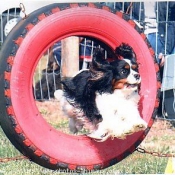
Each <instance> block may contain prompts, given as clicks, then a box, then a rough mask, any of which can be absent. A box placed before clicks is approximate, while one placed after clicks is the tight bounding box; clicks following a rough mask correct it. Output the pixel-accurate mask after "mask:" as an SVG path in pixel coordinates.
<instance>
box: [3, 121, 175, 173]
mask: <svg viewBox="0 0 175 175" xmlns="http://www.w3.org/2000/svg"><path fill="white" fill-rule="evenodd" d="M174 130H175V128H174V126H173V125H172V124H171V123H169V122H167V121H164V120H156V121H155V123H154V124H153V126H152V128H151V131H150V132H149V133H148V135H147V137H146V138H145V139H144V141H143V142H142V143H141V145H140V147H142V148H144V149H145V150H148V151H157V152H159V153H173V152H175V146H174V145H175V135H174ZM0 138H1V139H0V158H1V159H0V160H4V159H3V158H11V157H12V158H14V157H16V156H22V155H21V153H19V152H18V151H17V150H16V149H15V148H14V146H13V145H12V144H11V143H10V142H9V140H8V139H7V137H6V136H5V135H4V133H3V131H2V129H1V128H0ZM167 161H168V158H167V157H157V156H152V155H149V154H143V153H139V152H137V151H135V152H134V153H133V154H131V155H130V156H128V157H127V158H125V159H124V160H122V161H121V162H119V163H118V164H116V165H114V166H111V167H109V168H107V169H104V170H101V171H96V172H92V173H91V174H93V175H95V174H105V175H106V174H164V172H165V168H166V165H167ZM50 174H56V175H64V174H65V172H62V173H61V172H59V170H58V171H52V170H49V169H46V168H44V167H41V166H40V165H37V164H35V163H33V162H31V161H30V160H28V159H22V160H15V161H7V162H1V163H0V175H50ZM68 174H73V175H75V173H68ZM87 174H89V173H87Z"/></svg>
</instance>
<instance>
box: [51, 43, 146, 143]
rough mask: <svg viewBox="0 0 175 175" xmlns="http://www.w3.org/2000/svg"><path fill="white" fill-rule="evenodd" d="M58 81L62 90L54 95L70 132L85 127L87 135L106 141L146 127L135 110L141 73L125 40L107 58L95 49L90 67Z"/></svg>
mask: <svg viewBox="0 0 175 175" xmlns="http://www.w3.org/2000/svg"><path fill="white" fill-rule="evenodd" d="M61 83H62V85H63V90H57V91H55V94H54V95H55V98H57V99H58V100H60V104H61V106H62V109H63V111H64V112H65V113H66V114H67V116H68V117H69V119H70V120H69V128H70V131H71V132H73V133H77V132H78V131H79V130H81V129H82V128H86V129H88V130H89V133H88V134H87V136H89V137H91V138H93V139H95V140H97V141H105V140H107V139H108V138H109V137H111V138H115V137H117V138H119V139H125V138H126V136H127V135H130V134H133V133H135V132H138V131H140V130H144V129H146V127H147V123H146V122H145V121H144V120H143V119H142V118H141V116H140V113H139V110H138V103H139V100H140V95H139V87H140V83H141V77H140V74H139V71H138V64H137V62H136V54H135V53H134V51H133V49H132V48H131V47H130V46H129V45H128V44H125V43H122V44H121V45H120V46H119V47H117V48H116V49H115V57H114V58H113V60H112V61H110V62H109V61H107V60H106V59H105V58H104V54H103V53H102V51H101V50H100V49H96V50H95V53H94V55H93V59H92V63H91V65H90V68H89V69H87V70H81V71H79V72H78V73H77V74H76V75H75V76H74V77H72V78H65V79H63V80H62V81H61Z"/></svg>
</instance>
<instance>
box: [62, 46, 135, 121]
mask: <svg viewBox="0 0 175 175" xmlns="http://www.w3.org/2000/svg"><path fill="white" fill-rule="evenodd" d="M115 53H116V54H117V57H127V58H131V59H132V58H133V54H134V52H133V50H132V48H131V47H130V46H128V45H126V44H122V45H120V46H119V47H118V48H117V49H116V51H115ZM124 63H126V62H125V61H123V60H119V59H116V57H115V58H114V61H112V62H108V61H107V60H105V58H104V53H103V51H102V50H101V49H96V50H95V52H94V56H93V60H92V63H91V64H90V68H89V70H84V71H82V72H80V73H78V74H77V75H76V76H75V77H73V78H65V79H63V80H62V81H61V83H62V84H63V89H64V96H65V97H66V98H67V100H68V102H69V103H70V104H71V105H73V106H74V107H76V108H78V109H80V110H82V111H83V113H84V115H85V116H86V117H87V118H88V119H89V120H90V121H93V120H98V121H99V120H101V119H102V116H101V115H100V114H99V111H98V109H97V107H96V103H95V98H96V92H98V93H100V94H102V93H113V88H112V80H113V79H115V80H116V81H118V80H120V79H121V78H126V77H127V76H128V74H129V73H127V72H126V74H122V73H121V69H122V68H123V66H124Z"/></svg>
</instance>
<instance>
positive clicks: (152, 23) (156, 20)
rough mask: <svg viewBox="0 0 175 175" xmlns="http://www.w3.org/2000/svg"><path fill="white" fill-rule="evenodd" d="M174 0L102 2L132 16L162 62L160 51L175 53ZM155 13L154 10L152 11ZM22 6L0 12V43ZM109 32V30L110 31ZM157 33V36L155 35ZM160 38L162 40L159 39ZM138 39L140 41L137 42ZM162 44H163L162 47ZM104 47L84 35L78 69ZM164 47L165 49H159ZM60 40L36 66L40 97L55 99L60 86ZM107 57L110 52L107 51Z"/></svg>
mask: <svg viewBox="0 0 175 175" xmlns="http://www.w3.org/2000/svg"><path fill="white" fill-rule="evenodd" d="M174 3H175V2H174V1H171V2H170V1H164V2H163V4H162V2H157V3H155V1H153V2H152V1H150V2H147V1H140V2H138V1H137V2H125V1H120V2H101V3H100V4H101V5H107V6H109V7H110V8H111V9H115V10H119V11H122V12H124V13H126V14H128V16H129V17H130V18H131V19H133V20H134V21H135V22H136V23H137V24H138V26H139V27H140V28H141V29H143V30H144V33H145V35H146V36H147V38H148V39H149V41H151V42H152V43H153V49H154V50H155V53H156V55H157V61H158V62H159V61H160V59H159V53H160V52H161V53H162V54H163V55H169V54H172V53H174V45H175V19H174V18H175V15H173V14H175V13H174V12H175V6H174ZM153 12H154V13H153ZM19 14H20V9H19V8H14V9H10V10H9V9H7V10H6V12H5V13H3V14H1V15H0V24H1V26H0V35H1V37H0V43H1V44H2V43H3V42H4V40H5V38H6V37H7V35H8V33H9V32H10V30H11V29H12V28H13V26H14V25H15V24H16V23H18V21H19V20H20V19H21V18H20V15H19ZM109 32H110V31H109ZM152 34H154V35H152ZM159 40H161V41H159ZM136 42H137V41H136ZM160 44H161V46H160ZM96 47H101V45H100V43H99V42H98V41H97V40H96V41H94V40H93V39H89V38H86V37H85V38H83V39H81V41H80V44H79V50H80V52H79V62H80V64H79V69H86V68H88V66H89V63H90V62H91V60H92V56H93V50H94V48H96ZM160 47H161V49H162V50H160V49H159V48H160ZM61 57H62V56H61V41H58V42H57V43H55V44H53V45H52V46H51V47H50V48H49V49H48V50H47V51H45V52H44V54H43V55H42V56H41V59H40V61H39V63H38V65H37V67H36V70H35V74H34V78H33V88H34V96H35V99H37V100H41V101H43V100H50V99H52V98H54V91H55V90H56V89H59V88H61V84H60V80H61V76H60V66H61ZM106 57H107V53H106Z"/></svg>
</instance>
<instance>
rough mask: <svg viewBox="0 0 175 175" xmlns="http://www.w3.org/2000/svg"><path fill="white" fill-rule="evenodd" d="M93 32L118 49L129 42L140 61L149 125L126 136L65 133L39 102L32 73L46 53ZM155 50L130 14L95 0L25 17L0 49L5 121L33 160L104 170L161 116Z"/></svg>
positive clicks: (144, 110) (0, 106) (142, 102)
mask: <svg viewBox="0 0 175 175" xmlns="http://www.w3.org/2000/svg"><path fill="white" fill-rule="evenodd" d="M69 36H90V37H93V38H96V39H98V40H100V41H102V42H104V43H105V44H107V45H108V46H110V47H111V48H112V49H113V50H114V49H115V48H116V47H117V46H119V45H120V44H121V43H122V42H124V43H127V44H129V45H130V46H131V47H132V48H133V49H134V51H135V53H136V55H137V62H138V63H139V65H140V69H139V72H140V75H141V78H142V83H141V90H140V94H141V100H140V105H139V110H140V114H141V116H142V117H143V119H144V120H145V121H146V122H147V123H148V128H147V129H146V130H145V131H140V132H137V133H135V134H133V135H130V136H127V139H126V140H120V139H114V140H111V139H108V140H107V141H105V142H102V143H101V142H100V143H99V142H96V141H94V140H93V139H90V138H88V137H86V136H74V135H68V134H65V133H62V132H60V131H58V130H56V129H54V128H53V127H52V126H50V125H49V124H48V123H47V122H46V121H45V120H44V119H43V117H42V116H41V114H40V112H39V111H38V108H37V107H36V104H35V100H34V97H33V93H32V79H33V74H34V70H35V67H36V64H37V62H38V59H39V58H40V56H41V55H42V53H43V52H44V51H45V50H46V49H47V48H48V47H49V46H51V45H52V44H53V43H54V42H56V41H57V40H61V39H63V38H66V37H69ZM154 57H155V56H154V52H153V50H152V48H151V47H150V45H149V44H148V42H147V39H146V37H145V35H144V34H143V33H142V31H141V30H140V29H139V28H138V27H137V25H136V24H135V23H134V22H133V21H132V20H130V19H129V17H128V16H127V15H125V14H123V13H121V12H119V11H114V10H111V9H110V8H108V7H106V6H101V5H99V4H93V3H82V4H57V3H56V4H51V5H48V6H45V7H43V8H41V9H38V10H36V11H35V12H33V13H32V14H30V15H28V16H27V17H26V18H25V19H23V20H21V21H20V22H19V23H18V24H17V25H16V26H15V27H14V29H13V30H12V31H11V32H10V34H9V36H8V37H7V39H6V40H5V42H4V44H3V46H2V49H1V53H0V76H1V78H0V99H1V100H0V112H1V115H0V122H1V126H2V129H3V130H4V132H5V134H6V136H7V137H8V138H9V140H10V141H11V142H12V144H13V145H14V146H15V147H16V148H17V149H18V150H19V151H20V152H21V153H23V154H24V155H25V156H27V157H28V158H30V160H32V161H33V162H35V163H37V164H39V165H42V166H44V167H46V168H50V169H68V170H75V171H82V170H83V171H85V170H88V171H89V170H99V169H104V168H106V167H109V166H111V165H114V164H116V163H118V162H119V161H121V160H122V159H124V158H125V157H127V156H128V155H129V154H131V153H132V152H134V151H135V149H136V148H137V146H138V145H139V144H140V143H141V141H142V140H143V139H144V138H145V136H146V134H147V133H148V131H149V130H150V128H151V126H152V123H153V120H154V118H155V116H156V111H157V107H158V104H159V91H160V83H159V80H157V77H158V73H159V70H158V66H157V64H156V62H155V58H154Z"/></svg>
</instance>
